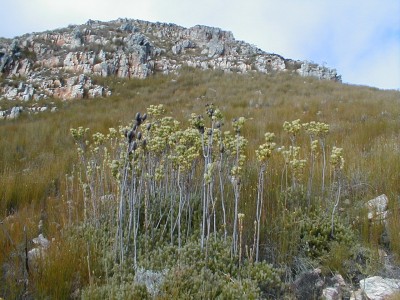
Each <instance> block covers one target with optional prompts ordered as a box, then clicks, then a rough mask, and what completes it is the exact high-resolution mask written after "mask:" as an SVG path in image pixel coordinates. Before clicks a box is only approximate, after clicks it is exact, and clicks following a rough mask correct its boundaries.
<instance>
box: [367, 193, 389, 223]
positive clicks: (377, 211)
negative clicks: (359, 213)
mask: <svg viewBox="0 0 400 300" xmlns="http://www.w3.org/2000/svg"><path fill="white" fill-rule="evenodd" d="M388 203H389V200H388V197H387V196H386V195H385V194H382V195H380V196H378V197H376V198H374V199H371V200H369V201H368V202H367V204H366V205H367V208H368V219H369V220H372V219H375V220H376V219H378V220H385V219H386V217H387V209H388Z"/></svg>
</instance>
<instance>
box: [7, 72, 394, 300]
mask: <svg viewBox="0 0 400 300" xmlns="http://www.w3.org/2000/svg"><path fill="white" fill-rule="evenodd" d="M98 80H99V81H101V80H109V82H108V83H107V84H108V85H109V86H110V87H111V88H112V89H114V90H113V95H114V96H111V97H110V98H108V99H107V100H104V101H103V100H97V101H96V102H95V101H93V102H91V101H87V102H84V103H78V102H77V103H71V104H68V107H67V108H66V109H64V108H62V107H61V105H60V110H59V112H57V114H58V116H55V115H54V114H43V115H41V116H38V117H34V116H32V117H29V118H21V119H19V120H13V121H7V122H4V123H1V126H0V130H1V134H2V136H3V137H4V139H3V138H2V140H1V141H0V149H1V150H2V152H1V153H4V154H3V156H2V157H1V158H0V159H1V168H2V169H1V172H2V173H1V178H2V182H5V184H4V185H2V186H1V187H0V197H1V203H0V205H1V209H2V211H3V212H4V213H3V214H2V219H1V224H0V226H1V230H0V237H1V238H0V243H1V244H0V247H1V249H2V252H3V253H4V255H2V256H1V258H0V263H1V264H2V266H3V270H4V271H3V273H2V276H3V277H2V278H3V279H4V280H3V281H2V282H4V284H2V285H1V286H0V295H1V296H3V295H4V296H5V297H7V298H23V297H34V298H37V297H39V298H46V297H51V298H58V299H62V298H83V299H104V298H107V299H146V298H147V299H182V298H183V299H186V298H194V299H215V298H220V299H260V298H262V299H276V298H284V297H286V298H288V299H290V297H294V294H295V292H294V291H293V288H292V283H293V282H294V281H295V279H296V278H297V277H298V276H299V275H300V274H302V273H303V272H305V271H308V270H312V269H314V268H317V267H318V268H321V271H322V273H323V274H324V275H326V276H329V275H331V274H334V273H340V274H341V275H342V276H343V277H344V278H345V280H346V281H348V282H355V281H356V280H358V279H360V278H363V277H365V276H367V275H370V274H376V272H378V271H380V270H382V266H383V265H382V261H381V260H380V257H379V251H380V249H383V248H384V249H386V251H388V252H389V251H390V253H391V254H393V256H394V257H395V258H396V257H397V258H398V254H399V249H398V245H399V243H398V241H399V238H400V237H399V235H398V233H399V224H398V222H396V218H397V217H398V213H399V210H398V209H399V206H398V197H399V195H400V190H399V187H398V185H397V184H396V183H397V182H398V180H399V179H400V178H399V174H400V172H399V171H400V169H399V166H400V161H399V157H400V156H399V145H398V143H397V140H398V132H399V123H398V116H399V113H400V111H399V109H398V107H399V106H398V105H397V106H396V105H395V104H398V93H397V92H382V91H377V90H373V89H368V88H361V87H358V88H356V87H349V86H343V85H340V84H339V83H335V82H320V81H317V80H315V79H311V78H309V79H306V81H305V79H304V78H300V77H296V76H290V77H286V76H285V75H277V76H275V75H269V76H267V75H254V76H252V77H251V76H243V75H234V74H221V73H215V72H198V73H197V72H195V71H192V70H186V71H184V72H183V73H182V74H181V75H178V76H177V75H174V76H169V77H168V76H165V77H157V76H156V77H153V78H149V79H146V80H144V81H139V80H131V81H124V80H121V79H98ZM113 80H115V82H114V81H113ZM118 93H119V95H118ZM346 97H347V98H346ZM345 98H346V99H345ZM161 99H165V100H164V101H161ZM376 99H382V100H379V103H377V102H376V101H378V100H376ZM227 100H229V102H228V101H227ZM160 102H162V103H163V104H159V103H160ZM64 105H66V104H64ZM146 107H147V108H146ZM105 110H107V112H106V113H105V112H104V111H105ZM89 112H90V113H89ZM60 116H63V117H64V118H60ZM66 120H69V121H66ZM368 122H370V123H371V124H369V123H368ZM48 124H54V125H55V126H54V127H53V126H49V125H48ZM365 130H367V131H368V132H367V133H366V132H365ZM13 132H18V133H19V135H18V138H17V136H16V134H12V133H13ZM396 138H397V139H396ZM3 141H4V142H3ZM17 146H18V147H17ZM8 147H15V150H16V151H15V152H14V154H10V151H8V150H7V149H8ZM43 155H44V156H45V157H44V158H43ZM3 179H4V180H3ZM378 193H379V194H382V193H385V194H387V195H388V196H389V199H390V203H389V213H388V215H387V219H386V225H385V224H384V223H383V222H380V220H368V216H367V213H368V211H367V207H366V205H365V203H366V201H367V200H369V199H372V198H374V197H375V196H377V194H378ZM38 225H39V227H38ZM24 228H25V230H24ZM39 234H43V235H44V236H45V237H48V239H49V240H51V238H54V239H53V240H51V241H48V242H47V243H46V244H43V245H42V244H40V246H38V244H34V243H36V242H37V243H39V241H41V240H40V239H36V240H35V242H34V243H32V242H31V240H32V239H33V238H35V237H37V236H38V235H39ZM42 243H43V242H42ZM33 249H37V251H34V252H30V251H31V250H33ZM28 253H35V255H33V254H31V255H28Z"/></svg>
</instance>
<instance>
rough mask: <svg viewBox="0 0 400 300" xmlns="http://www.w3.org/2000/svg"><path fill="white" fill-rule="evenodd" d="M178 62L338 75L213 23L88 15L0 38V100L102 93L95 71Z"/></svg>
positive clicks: (143, 69)
mask: <svg viewBox="0 0 400 300" xmlns="http://www.w3.org/2000/svg"><path fill="white" fill-rule="evenodd" d="M183 66H189V67H195V68H199V69H203V70H207V69H218V70H223V71H224V72H238V73H248V72H262V73H270V72H280V71H290V72H297V73H299V74H301V75H303V76H315V77H318V78H320V79H327V80H335V81H340V80H341V77H340V76H339V75H338V74H337V72H336V70H334V69H329V68H327V67H325V66H320V65H317V64H313V63H309V62H306V61H295V60H291V59H285V58H283V57H282V56H280V55H277V54H273V53H267V52H265V51H263V50H261V49H259V48H257V47H256V46H254V45H251V44H248V43H246V42H243V41H237V40H235V38H234V36H233V34H232V33H231V32H229V31H224V30H221V29H219V28H214V27H207V26H201V25H197V26H194V27H191V28H184V27H181V26H178V25H175V24H166V23H151V22H146V21H140V20H131V19H117V20H115V21H110V22H101V21H93V20H89V21H88V22H86V24H83V25H70V26H68V27H67V28H61V29H56V30H52V31H47V32H42V33H31V34H25V35H23V36H20V37H16V38H15V39H13V40H9V39H0V72H1V78H0V100H2V99H3V100H4V99H7V100H23V101H29V100H41V99H45V98H49V97H55V98H60V99H65V100H66V99H76V98H78V99H79V98H94V97H101V96H107V95H110V94H111V92H110V91H109V90H108V88H107V87H105V86H100V85H96V84H95V83H94V81H93V76H103V77H105V76H118V77H122V78H146V77H148V76H150V75H151V74H154V73H156V72H161V73H163V74H168V73H171V72H178V71H179V69H181V68H182V67H183ZM0 105H1V102H0ZM37 109H39V110H42V109H44V108H43V107H42V108H37ZM19 112H20V108H19V107H14V108H13V109H9V110H8V111H1V110H0V118H1V117H3V118H4V117H6V116H8V117H14V116H16V115H18V113H19Z"/></svg>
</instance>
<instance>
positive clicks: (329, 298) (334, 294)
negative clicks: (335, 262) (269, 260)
mask: <svg viewBox="0 0 400 300" xmlns="http://www.w3.org/2000/svg"><path fill="white" fill-rule="evenodd" d="M322 298H323V299H325V300H341V299H342V297H341V296H340V291H339V288H337V287H328V288H325V289H323V290H322Z"/></svg>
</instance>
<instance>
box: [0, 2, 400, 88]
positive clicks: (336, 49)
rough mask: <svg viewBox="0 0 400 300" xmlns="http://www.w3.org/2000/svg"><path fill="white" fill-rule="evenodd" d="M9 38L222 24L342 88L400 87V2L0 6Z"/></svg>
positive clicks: (0, 21) (1, 30)
mask: <svg viewBox="0 0 400 300" xmlns="http://www.w3.org/2000/svg"><path fill="white" fill-rule="evenodd" d="M1 6H2V12H3V13H2V16H1V18H0V36H2V37H8V38H12V37H14V36H18V35H22V34H24V33H30V32H40V31H44V30H51V29H55V28H60V27H65V26H68V25H69V24H82V23H85V22H86V21H87V20H88V19H93V20H102V21H108V20H114V19H117V18H119V17H127V18H134V19H141V20H148V21H160V22H167V23H175V24H178V25H182V26H185V27H190V26H194V25H197V24H202V25H209V26H217V27H220V28H222V29H225V30H230V31H232V32H233V34H234V36H235V38H236V39H239V40H244V41H246V42H249V43H251V44H255V45H257V46H258V47H259V48H261V49H263V50H265V51H268V52H274V53H278V54H280V55H282V56H284V57H286V58H292V59H301V60H310V61H314V62H316V63H320V64H326V65H327V66H329V67H333V68H336V69H337V70H338V72H339V74H341V75H342V78H343V82H345V83H351V84H360V85H368V86H374V87H378V88H383V89H400V1H399V0H335V1H331V0H280V1H278V0H275V1H271V0H247V1H243V0H220V1H217V0H202V1H200V0H196V1H188V0H187V1H182V0H180V1H178V0H168V1H167V0H145V1H144V0H112V1H103V0H69V1H63V0H60V1H54V0H29V1H27V0H2V5H1Z"/></svg>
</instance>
